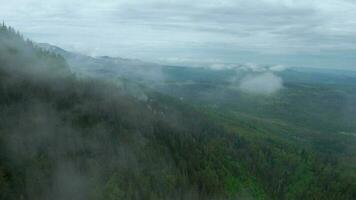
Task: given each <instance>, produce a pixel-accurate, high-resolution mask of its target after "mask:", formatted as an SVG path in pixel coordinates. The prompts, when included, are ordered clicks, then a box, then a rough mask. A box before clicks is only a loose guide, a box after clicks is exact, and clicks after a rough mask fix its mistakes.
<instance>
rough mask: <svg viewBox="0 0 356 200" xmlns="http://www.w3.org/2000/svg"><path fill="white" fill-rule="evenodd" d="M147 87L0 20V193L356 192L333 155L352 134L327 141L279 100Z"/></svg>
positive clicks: (328, 195)
mask: <svg viewBox="0 0 356 200" xmlns="http://www.w3.org/2000/svg"><path fill="white" fill-rule="evenodd" d="M176 73H177V72H176ZM206 73H207V74H208V75H209V76H211V75H212V74H211V73H210V72H206ZM191 76H192V77H197V76H198V75H197V72H196V73H194V74H191ZM215 81H217V80H215ZM205 86H207V85H206V84H205ZM195 87H197V88H199V86H195ZM205 88H206V89H208V90H210V89H212V88H214V87H212V86H211V85H209V84H208V86H207V87H205ZM195 89H196V88H195ZM195 89H193V91H194V90H195ZM298 91H299V90H298ZM145 92H146V93H147V96H148V99H147V100H142V99H138V98H135V97H134V96H132V95H129V94H128V93H127V92H126V91H125V90H124V89H123V88H121V87H119V86H116V85H114V84H112V83H108V82H104V81H100V80H96V79H80V78H76V77H75V76H74V75H73V74H72V73H71V72H70V70H69V68H68V66H67V64H66V62H65V60H64V59H63V58H62V57H60V56H58V55H54V54H52V53H49V52H46V51H43V50H40V49H38V48H37V47H35V46H34V45H33V44H32V43H31V42H30V41H25V40H24V39H23V38H22V36H21V35H20V34H18V33H16V32H15V31H14V30H13V29H11V28H8V27H5V26H2V27H1V28H0V110H1V112H0V199H6V200H7V199H9V200H12V199H36V200H37V199H79V200H80V199H108V200H110V199H355V198H356V196H355V195H356V194H355V192H356V191H355V189H354V188H356V187H355V183H356V182H355V171H352V170H351V169H350V168H348V167H345V166H346V165H343V163H346V162H342V160H341V159H339V158H338V157H337V156H339V155H340V154H337V153H336V152H337V151H338V150H342V153H343V155H344V157H342V158H345V159H346V158H349V159H346V160H347V161H350V160H352V158H353V157H352V156H353V155H354V154H352V152H353V149H352V144H354V143H352V140H350V141H347V142H345V140H344V139H345V137H347V138H350V137H349V136H346V135H344V136H339V137H337V136H335V135H332V136H333V137H332V139H333V140H334V141H336V143H337V144H335V145H333V146H331V147H332V149H331V150H330V151H325V150H319V148H321V149H323V148H324V147H323V146H325V145H327V144H329V142H330V141H329V140H330V139H329V138H328V137H325V136H324V137H323V136H322V135H321V134H320V132H318V131H316V130H315V129H314V128H315V127H314V126H309V125H308V126H305V127H300V126H299V125H300V124H298V123H296V119H297V118H298V117H296V118H292V117H291V118H288V119H290V120H286V121H283V120H281V119H280V116H290V115H279V114H280V113H279V114H278V112H279V111H278V109H276V112H275V113H272V114H271V115H273V116H279V117H271V118H268V117H265V116H262V115H260V111H261V110H262V111H263V112H265V111H266V110H268V109H269V108H268V109H267V108H261V110H259V109H252V106H251V105H249V106H247V107H245V108H244V109H245V110H244V109H243V108H238V107H237V106H236V104H229V103H226V102H225V103H226V104H225V103H224V104H222V105H225V106H226V107H225V106H222V107H220V108H219V109H216V107H214V106H211V104H210V103H211V102H210V103H209V102H204V101H202V103H201V104H200V105H198V106H192V105H188V104H186V103H183V102H182V101H179V100H177V99H176V98H172V97H169V96H166V95H162V94H159V93H156V92H153V91H150V90H147V91H145ZM299 92H300V93H301V91H299ZM290 95H293V94H288V95H287V96H290ZM191 97H194V95H193V96H191ZM244 98H246V99H248V100H251V99H250V97H244ZM320 98H321V97H320ZM226 99H229V98H226ZM291 99H294V98H291ZM296 99H299V97H298V98H296ZM332 99H334V98H332ZM246 102H247V101H246ZM246 102H245V103H246ZM271 102H274V103H276V102H277V104H283V103H281V102H278V101H277V100H276V99H274V100H271ZM283 102H284V101H283ZM215 103H216V102H215ZM324 103H325V102H324ZM243 105H246V104H243ZM257 105H259V104H257ZM273 105H275V104H273ZM311 107H313V106H311ZM229 109H230V111H229ZM298 109H299V108H298ZM298 109H296V110H298ZM281 110H282V111H283V109H281ZM330 116H332V115H330ZM341 124H342V123H341ZM333 127H334V126H333ZM352 127H353V126H350V128H352ZM334 128H335V127H334ZM298 134H300V135H298ZM297 136H299V137H297ZM301 136H303V137H304V136H305V138H306V141H304V140H302V138H301ZM328 139H329V140H328ZM345 147H349V148H350V149H347V148H345ZM353 159H354V158H353ZM345 169H347V170H345Z"/></svg>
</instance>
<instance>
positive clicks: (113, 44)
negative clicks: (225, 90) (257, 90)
mask: <svg viewBox="0 0 356 200" xmlns="http://www.w3.org/2000/svg"><path fill="white" fill-rule="evenodd" d="M0 5H1V6H0V19H1V18H2V19H3V20H5V22H6V23H7V24H9V25H11V26H13V27H15V28H16V29H18V30H20V31H21V32H22V33H23V34H24V35H25V36H26V37H30V38H31V39H33V40H34V41H36V42H46V43H51V44H54V45H58V46H60V47H63V48H65V49H68V50H72V51H77V52H81V53H85V54H89V55H93V56H99V55H109V56H119V57H127V58H139V59H142V60H146V61H154V62H161V63H169V64H175V65H205V64H216V63H257V64H282V65H287V66H306V67H308V66H311V67H334V68H350V69H355V70H356V0H214V1H213V0H189V1H188V0H175V1H173V0H75V1H74V0H11V1H9V0H0Z"/></svg>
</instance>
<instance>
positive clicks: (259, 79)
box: [239, 72, 283, 95]
mask: <svg viewBox="0 0 356 200" xmlns="http://www.w3.org/2000/svg"><path fill="white" fill-rule="evenodd" d="M239 88H240V89H241V90H242V91H244V92H248V93H253V94H259V95H272V94H274V93H276V92H278V91H279V90H281V89H282V88H283V81H282V79H281V78H280V77H278V76H276V75H274V74H273V73H270V72H267V73H263V74H258V75H250V76H248V77H246V78H244V79H242V80H241V82H240V85H239Z"/></svg>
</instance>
